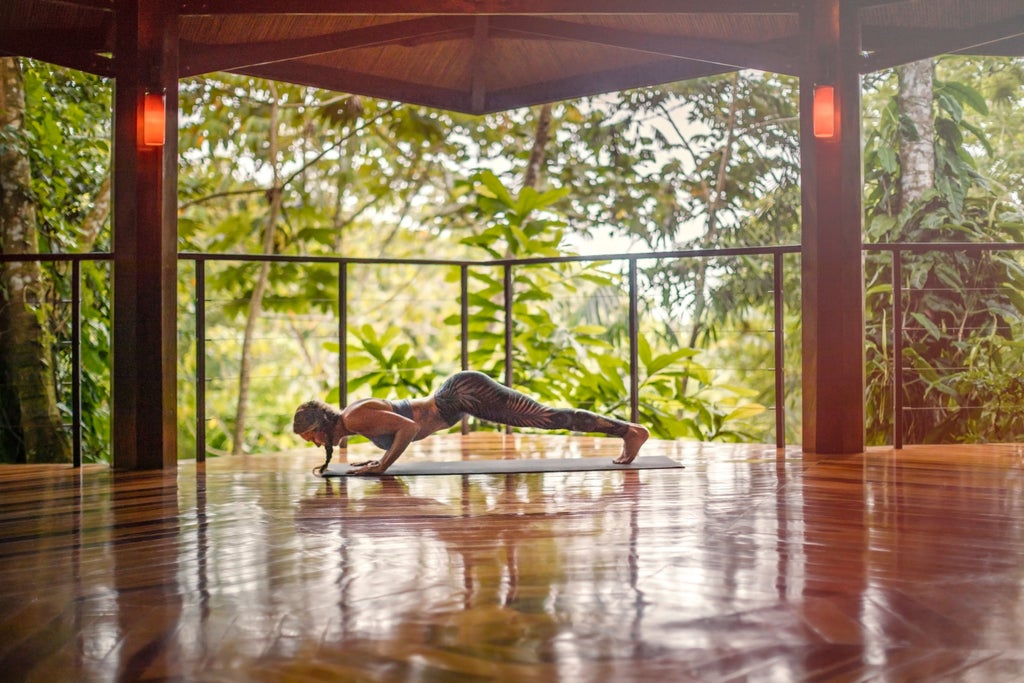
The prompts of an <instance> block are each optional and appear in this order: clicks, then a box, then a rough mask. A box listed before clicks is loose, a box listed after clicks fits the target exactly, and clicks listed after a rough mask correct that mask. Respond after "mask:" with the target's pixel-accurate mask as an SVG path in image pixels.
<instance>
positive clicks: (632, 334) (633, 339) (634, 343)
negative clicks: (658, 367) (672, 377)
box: [629, 256, 640, 422]
mask: <svg viewBox="0 0 1024 683" xmlns="http://www.w3.org/2000/svg"><path fill="white" fill-rule="evenodd" d="M639 335H640V325H639V314H638V313H637V275H636V257H635V256H630V257H629V420H630V422H639V421H640V396H639V393H640V358H639V348H638V346H639V345H638V339H637V338H638V337H639Z"/></svg>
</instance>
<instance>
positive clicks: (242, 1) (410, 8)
mask: <svg viewBox="0 0 1024 683" xmlns="http://www.w3.org/2000/svg"><path fill="white" fill-rule="evenodd" d="M179 4H180V13H181V15H182V16H190V15H198V16H202V15H218V14H336V15H341V14H351V15H360V14H362V15H369V14H375V15H379V16H387V15H403V14H404V15H412V14H435V15H441V14H445V15H450V14H490V15H511V14H537V15H552V14H629V15H638V14H691V13H692V14H723V13H728V14H736V13H742V14H779V13H784V14H786V13H788V14H795V13H797V12H799V11H800V8H801V7H803V6H804V5H805V4H806V2H805V0H717V1H716V2H707V0H436V1H435V2H424V0H390V1H389V2H386V3H382V2H380V0H288V2H282V1H281V0H181V2H180V3H179Z"/></svg>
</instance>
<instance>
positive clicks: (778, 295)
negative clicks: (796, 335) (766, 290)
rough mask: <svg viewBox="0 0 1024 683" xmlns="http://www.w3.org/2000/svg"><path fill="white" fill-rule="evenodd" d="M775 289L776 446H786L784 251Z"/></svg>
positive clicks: (778, 257)
mask: <svg viewBox="0 0 1024 683" xmlns="http://www.w3.org/2000/svg"><path fill="white" fill-rule="evenodd" d="M772 277H773V281H774V285H773V286H774V288H775V291H774V293H773V295H772V298H773V301H774V303H775V333H774V338H775V447H776V448H785V447H786V336H785V335H786V332H785V316H784V315H783V313H784V311H783V306H784V305H785V297H784V296H783V291H782V286H783V277H782V252H781V251H775V252H774V268H773V273H772Z"/></svg>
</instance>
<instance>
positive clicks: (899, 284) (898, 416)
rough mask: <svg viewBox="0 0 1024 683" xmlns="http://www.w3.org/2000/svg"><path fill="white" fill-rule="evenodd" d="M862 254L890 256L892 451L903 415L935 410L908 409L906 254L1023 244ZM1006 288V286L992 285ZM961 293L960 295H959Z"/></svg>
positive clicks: (900, 441) (873, 247)
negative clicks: (911, 412) (916, 411)
mask: <svg viewBox="0 0 1024 683" xmlns="http://www.w3.org/2000/svg"><path fill="white" fill-rule="evenodd" d="M863 250H864V252H865V253H872V252H874V253H888V254H890V255H891V258H892V261H891V268H892V283H891V284H892V337H891V342H892V377H893V382H892V384H893V386H892V402H893V410H892V413H893V414H892V423H893V427H892V430H893V447H894V448H896V449H901V448H903V446H904V442H905V440H906V424H905V420H906V415H907V412H908V411H913V410H937V409H936V408H929V407H921V406H911V405H907V397H906V387H907V379H906V375H907V374H908V372H909V369H908V368H907V367H906V364H905V360H906V359H905V355H906V352H907V334H908V332H910V331H913V330H914V329H915V328H914V327H913V326H908V325H907V323H906V321H905V317H906V316H905V308H906V307H905V305H904V298H905V295H908V294H909V293H910V290H911V288H910V287H909V283H908V284H905V276H904V266H905V260H906V257H907V255H909V254H931V253H945V254H958V253H959V254H968V255H977V254H981V253H990V252H1000V251H1024V243H1019V242H977V243H975V242H922V243H905V242H901V243H877V244H865V245H864V246H863ZM994 284H997V285H999V284H1005V283H994ZM961 293H962V291H961ZM961 369H964V368H961ZM960 408H962V409H978V408H979V407H978V406H960Z"/></svg>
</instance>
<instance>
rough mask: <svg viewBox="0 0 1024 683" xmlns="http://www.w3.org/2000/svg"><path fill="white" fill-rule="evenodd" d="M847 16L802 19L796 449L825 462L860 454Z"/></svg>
mask: <svg viewBox="0 0 1024 683" xmlns="http://www.w3.org/2000/svg"><path fill="white" fill-rule="evenodd" d="M849 7H850V6H849V5H848V4H846V3H843V2H842V0H816V1H815V2H812V3H809V4H808V10H807V12H806V13H805V15H804V16H803V17H802V20H801V24H802V25H803V28H804V34H805V35H806V36H808V41H807V47H806V49H807V55H806V62H805V63H806V64H807V67H806V71H805V73H804V74H802V75H801V78H800V140H801V143H800V144H801V193H802V195H803V199H802V218H801V234H802V242H803V252H802V258H801V269H802V294H803V296H802V308H803V325H802V335H803V361H802V362H803V447H804V450H805V451H808V452H814V453H828V454H840V453H858V452H860V451H862V450H863V449H864V273H863V265H862V252H861V245H862V238H861V234H862V221H861V201H862V200H861V193H862V191H863V179H862V173H861V154H860V74H859V73H858V70H857V68H856V58H857V55H858V54H859V48H860V41H859V37H858V30H857V28H858V17H857V15H856V10H852V11H851V10H850V9H849ZM815 84H829V85H833V86H834V88H835V101H836V106H837V107H838V116H837V117H836V132H835V134H834V135H833V136H832V137H831V138H816V137H814V124H813V117H812V112H813V98H814V86H815Z"/></svg>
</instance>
